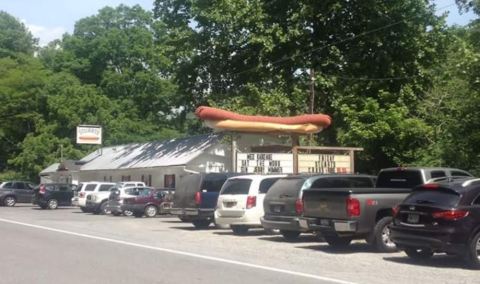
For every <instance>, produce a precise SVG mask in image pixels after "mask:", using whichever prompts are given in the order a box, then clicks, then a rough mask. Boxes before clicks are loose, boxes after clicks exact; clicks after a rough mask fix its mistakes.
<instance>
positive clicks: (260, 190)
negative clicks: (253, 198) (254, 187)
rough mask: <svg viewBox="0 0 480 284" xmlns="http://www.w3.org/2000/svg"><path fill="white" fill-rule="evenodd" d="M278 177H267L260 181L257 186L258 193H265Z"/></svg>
mask: <svg viewBox="0 0 480 284" xmlns="http://www.w3.org/2000/svg"><path fill="white" fill-rule="evenodd" d="M278 179H279V178H267V179H264V180H262V181H261V182H260V186H259V188H258V193H267V192H268V190H269V189H270V187H271V186H272V185H273V184H274V183H275V182H276V181H277V180H278Z"/></svg>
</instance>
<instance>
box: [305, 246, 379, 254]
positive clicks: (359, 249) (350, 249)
mask: <svg viewBox="0 0 480 284" xmlns="http://www.w3.org/2000/svg"><path fill="white" fill-rule="evenodd" d="M297 248H302V249H310V250H317V251H321V252H324V253H329V254H354V253H376V251H375V249H374V248H373V247H372V246H370V245H369V244H367V243H353V244H350V245H348V246H342V247H334V246H330V245H329V244H327V243H319V244H318V245H310V246H297Z"/></svg>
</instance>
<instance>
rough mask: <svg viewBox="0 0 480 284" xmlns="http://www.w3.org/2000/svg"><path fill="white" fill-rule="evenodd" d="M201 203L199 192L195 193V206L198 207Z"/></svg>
mask: <svg viewBox="0 0 480 284" xmlns="http://www.w3.org/2000/svg"><path fill="white" fill-rule="evenodd" d="M201 203H202V193H201V192H200V191H197V192H195V204H197V205H200V204H201Z"/></svg>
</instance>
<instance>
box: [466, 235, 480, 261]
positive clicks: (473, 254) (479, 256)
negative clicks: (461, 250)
mask: <svg viewBox="0 0 480 284" xmlns="http://www.w3.org/2000/svg"><path fill="white" fill-rule="evenodd" d="M467 263H468V264H469V265H470V267H471V268H474V269H480V232H478V233H477V234H475V236H474V237H473V238H472V239H471V240H470V242H469V244H468V252H467Z"/></svg>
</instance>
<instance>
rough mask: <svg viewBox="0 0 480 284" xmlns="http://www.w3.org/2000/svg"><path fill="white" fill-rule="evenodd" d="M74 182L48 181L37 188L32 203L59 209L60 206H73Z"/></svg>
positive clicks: (44, 207) (43, 207)
mask: <svg viewBox="0 0 480 284" xmlns="http://www.w3.org/2000/svg"><path fill="white" fill-rule="evenodd" d="M76 188H77V186H76V185H74V184H64V183H46V184H40V185H39V186H38V187H37V188H35V190H34V191H35V195H34V197H33V200H32V203H33V204H36V205H38V206H40V208H42V209H47V208H48V209H57V208H58V207H59V206H71V205H72V197H73V192H74V191H75V189H76Z"/></svg>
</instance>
